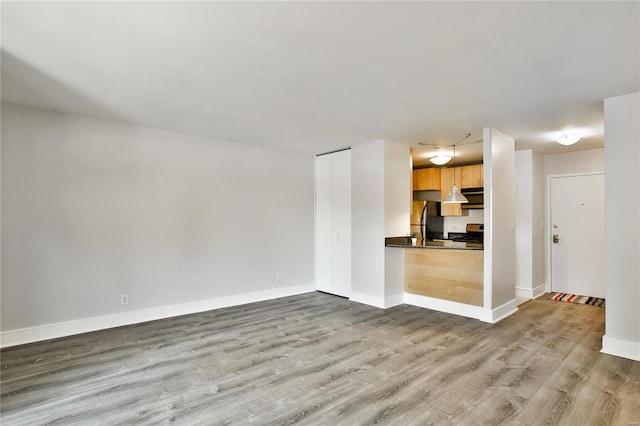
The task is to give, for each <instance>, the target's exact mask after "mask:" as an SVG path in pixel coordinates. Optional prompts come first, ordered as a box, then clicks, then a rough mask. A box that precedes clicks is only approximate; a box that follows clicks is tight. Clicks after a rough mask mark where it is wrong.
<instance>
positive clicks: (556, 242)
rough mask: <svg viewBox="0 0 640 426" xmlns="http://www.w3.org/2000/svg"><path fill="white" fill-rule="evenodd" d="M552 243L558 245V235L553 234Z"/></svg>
mask: <svg viewBox="0 0 640 426" xmlns="http://www.w3.org/2000/svg"><path fill="white" fill-rule="evenodd" d="M552 241H553V243H554V244H558V243H559V242H560V238H558V234H553V238H552Z"/></svg>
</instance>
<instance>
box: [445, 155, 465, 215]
mask: <svg viewBox="0 0 640 426" xmlns="http://www.w3.org/2000/svg"><path fill="white" fill-rule="evenodd" d="M455 167H456V146H455V145H453V187H452V188H451V192H450V193H449V195H447V197H446V198H445V199H444V200H442V202H443V203H445V204H451V203H468V202H469V200H467V197H465V196H464V195H462V193H461V192H460V191H459V190H458V187H457V186H456V170H455Z"/></svg>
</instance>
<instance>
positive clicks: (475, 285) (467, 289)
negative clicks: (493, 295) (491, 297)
mask: <svg viewBox="0 0 640 426" xmlns="http://www.w3.org/2000/svg"><path fill="white" fill-rule="evenodd" d="M483 271H484V251H482V250H442V249H424V248H415V249H412V248H406V249H405V250H404V288H405V291H406V292H407V293H414V294H420V295H423V296H429V297H435V298H438V299H446V300H451V301H454V302H460V303H466V304H468V305H476V306H482V305H483V291H482V290H483V280H484V276H483V274H484V272H483Z"/></svg>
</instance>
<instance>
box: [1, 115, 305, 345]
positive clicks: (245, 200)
mask: <svg viewBox="0 0 640 426" xmlns="http://www.w3.org/2000/svg"><path fill="white" fill-rule="evenodd" d="M313 167H314V166H313V156H312V155H309V154H302V153H296V152H290V151H284V150H277V149H270V148H264V147H259V146H254V145H249V144H243V143H236V142H229V141H223V140H216V139H212V138H207V137H199V136H193V135H187V134H180V133H175V132H170V131H164V130H158V129H151V128H145V127H139V126H133V125H128V124H121V123H115V122H109V121H104V120H97V119H92V118H87V117H82V116H78V115H73V114H64V113H59V112H53V111H47V110H42V109H33V108H27V107H21V106H16V105H11V104H2V302H1V303H2V317H1V320H2V332H3V334H4V333H6V332H8V331H15V330H27V331H29V330H30V329H31V328H34V327H49V326H51V324H57V323H65V324H66V323H69V322H73V321H76V322H74V323H73V324H75V325H74V327H75V328H73V327H72V328H73V330H83V331H87V330H86V329H82V325H81V324H80V323H78V321H82V320H84V319H87V318H93V320H92V321H93V324H94V325H95V327H97V328H100V326H99V324H107V325H109V326H114V325H122V321H124V323H126V322H127V321H129V320H132V321H134V320H138V321H140V320H148V319H150V318H152V317H153V315H155V314H158V315H162V314H161V313H159V312H164V313H167V314H169V313H172V314H173V315H177V314H181V313H188V311H189V310H190V309H198V310H207V309H211V307H218V306H219V302H220V300H222V299H224V300H225V301H226V302H225V303H232V304H233V303H235V302H240V303H242V302H244V303H246V301H253V300H254V299H255V298H258V299H260V298H269V297H277V296H279V295H287V294H292V293H295V292H301V291H304V290H306V291H312V290H313V288H314V286H313V274H314V265H313V253H314V248H313V246H314V244H313V235H314V200H313V198H314V195H313V194H314V171H313ZM276 274H279V275H281V276H282V283H281V284H279V285H278V284H276V279H275V278H276ZM121 294H127V295H128V296H129V304H128V305H121V304H120V295H121ZM203 301H208V302H207V303H204V302H203ZM234 301H235V302H234ZM167 306H181V308H180V309H178V308H176V309H168V308H167ZM158 308H162V309H160V311H154V309H158ZM185 310H186V311H185ZM142 311H144V312H146V314H145V315H146V316H145V315H141V314H140V315H139V314H135V315H134V314H132V313H133V312H142ZM154 312H155V313H154ZM147 314H148V315H147ZM118 315H120V317H118ZM95 317H101V318H102V317H104V318H107V317H108V318H110V321H111V322H106V323H105V322H100V321H97V322H96V321H95ZM112 320H113V321H112ZM118 321H121V322H120V323H119V322H118ZM65 330H70V329H69V328H66V329H65ZM43 336H45V338H48V337H52V336H48V337H47V336H46V333H45V334H44V335H43ZM5 337H6V335H5V336H3V344H5V343H6V339H5Z"/></svg>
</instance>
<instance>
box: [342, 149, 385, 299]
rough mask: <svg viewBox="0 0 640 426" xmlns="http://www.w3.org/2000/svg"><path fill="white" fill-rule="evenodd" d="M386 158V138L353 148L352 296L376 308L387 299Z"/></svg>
mask: <svg viewBox="0 0 640 426" xmlns="http://www.w3.org/2000/svg"><path fill="white" fill-rule="evenodd" d="M384 155H385V141H384V140H383V139H380V140H377V141H373V142H368V143H363V144H359V145H354V146H352V147H351V293H352V298H353V299H354V300H357V301H361V302H363V303H367V302H368V301H369V300H378V302H370V304H373V305H377V304H380V303H382V302H381V301H382V300H383V299H384V280H385V272H384V257H385V256H384V249H385V246H384V238H385V228H386V222H385V203H384V196H385V177H384V174H385V171H384ZM367 296H369V297H371V298H372V299H367V298H366V297H367Z"/></svg>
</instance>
